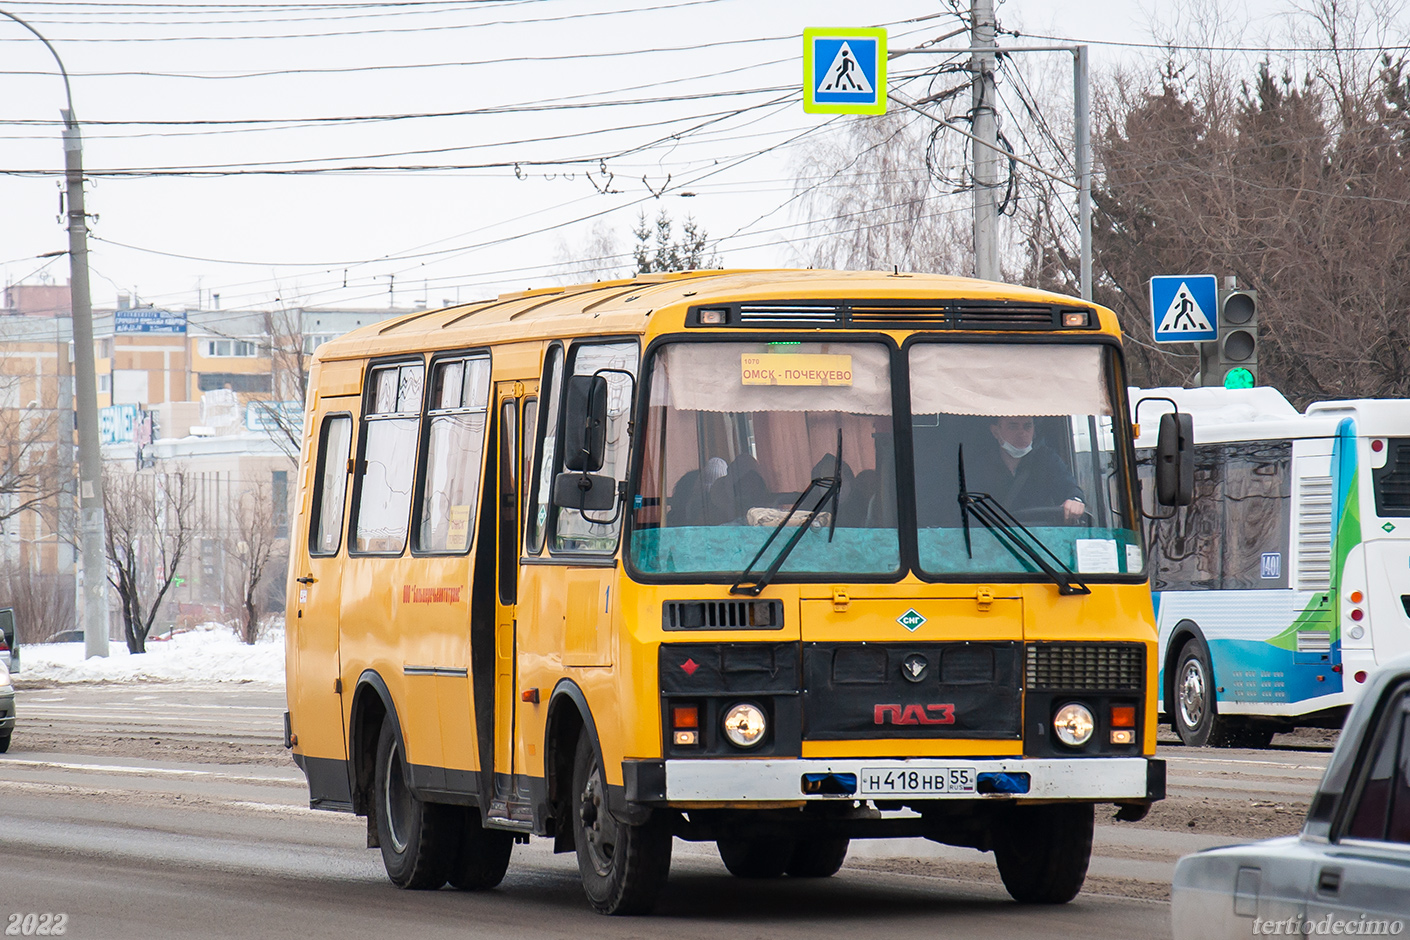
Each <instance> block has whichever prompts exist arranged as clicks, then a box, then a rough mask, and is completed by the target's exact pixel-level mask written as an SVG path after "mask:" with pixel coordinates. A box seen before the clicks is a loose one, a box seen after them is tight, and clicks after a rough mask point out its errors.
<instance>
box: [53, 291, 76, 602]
mask: <svg viewBox="0 0 1410 940" xmlns="http://www.w3.org/2000/svg"><path fill="white" fill-rule="evenodd" d="M68 320H69V335H68V336H67V337H66V336H64V333H63V329H62V326H61V324H62V323H63V320H62V319H60V318H58V317H56V318H55V319H54V346H55V349H54V352H55V354H56V355H57V356H58V358H59V367H58V388H57V389H56V392H57V395H56V400H55V403H54V424H55V427H56V430H57V432H58V434H57V441H56V443H57V444H58V448H59V466H60V467H62V468H63V469H62V471H61V472H62V474H63V479H62V480H61V481H60V482H61V483H62V488H61V489H60V490H59V497H58V498H59V518H58V530H59V531H58V537H57V538H56V539H55V545H54V557H55V561H56V565H57V567H58V571H59V584H60V585H61V590H62V591H63V593H64V596H65V597H68V598H71V599H72V600H73V601H74V604H75V606H74V612H75V613H77V612H78V610H79V607H78V606H77V605H78V602H79V598H78V595H77V593H76V592H77V589H78V585H77V584H76V583H74V568H75V566H74V562H75V561H76V560H77V559H76V558H75V554H74V546H73V542H72V539H73V537H74V535H75V534H76V533H75V532H74V524H73V523H74V517H73V496H74V493H73V457H74V454H73V366H72V364H71V363H70V362H69V356H70V352H69V351H70V350H71V349H73V315H72V312H70V315H69V318H68Z"/></svg>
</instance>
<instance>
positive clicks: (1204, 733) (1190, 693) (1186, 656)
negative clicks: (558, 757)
mask: <svg viewBox="0 0 1410 940" xmlns="http://www.w3.org/2000/svg"><path fill="white" fill-rule="evenodd" d="M1176 663H1177V664H1178V665H1177V666H1176V667H1175V702H1174V705H1175V707H1174V709H1173V710H1174V712H1175V732H1176V733H1177V734H1179V735H1180V740H1181V741H1183V742H1185V744H1186V746H1188V747H1205V746H1207V745H1213V746H1215V747H1217V746H1219V745H1220V744H1221V743H1223V739H1224V737H1225V735H1224V733H1223V732H1224V729H1223V727H1222V722H1221V721H1220V718H1219V712H1218V709H1217V706H1216V705H1215V700H1214V669H1213V667H1212V666H1211V665H1210V662H1209V653H1208V652H1206V651H1205V647H1204V644H1203V643H1201V642H1200V641H1199V640H1194V639H1191V640H1186V641H1185V645H1184V646H1183V647H1182V648H1181V649H1180V658H1179V659H1177V660H1176Z"/></svg>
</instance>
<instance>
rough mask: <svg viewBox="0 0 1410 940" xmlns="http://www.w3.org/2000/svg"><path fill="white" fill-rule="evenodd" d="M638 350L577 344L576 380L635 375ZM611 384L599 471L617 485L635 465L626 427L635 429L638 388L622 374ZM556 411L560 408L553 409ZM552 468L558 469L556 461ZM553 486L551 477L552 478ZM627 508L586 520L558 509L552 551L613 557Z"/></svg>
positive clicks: (632, 344) (610, 380) (622, 345)
mask: <svg viewBox="0 0 1410 940" xmlns="http://www.w3.org/2000/svg"><path fill="white" fill-rule="evenodd" d="M637 358H638V353H637V348H636V343H635V342H628V343H595V344H592V345H587V344H579V345H577V346H575V347H573V368H572V374H573V375H594V374H596V373H597V371H598V370H599V369H620V370H622V371H625V372H630V373H631V374H632V375H636V371H637ZM603 378H605V379H606V380H607V448H606V450H605V451H604V456H603V461H602V469H601V470H600V471H598V472H599V473H601V474H602V475H604V476H609V477H611V478H613V479H614V480H619V481H620V480H625V479H626V478H627V464H628V462H629V461H630V459H631V453H630V452H631V442H630V441H629V440H628V438H627V425H628V424H630V423H631V405H632V389H633V387H634V383H633V382H632V380H631V379H629V378H628V377H627V376H625V375H623V374H622V372H605V373H603ZM552 407H554V408H555V409H556V408H557V405H556V404H555V405H553V406H552ZM553 465H554V467H555V468H557V467H558V461H557V460H556V459H555V461H554V464H553ZM548 483H549V484H551V483H552V477H551V476H550V477H549V478H548ZM614 515H615V516H616V520H615V521H614V522H612V523H611V524H610V525H608V524H603V523H598V522H593V521H592V519H594V518H600V519H611V518H613V516H614ZM623 515H625V510H624V509H623V507H621V506H618V507H616V508H615V509H614V510H613V511H612V512H600V513H588V514H584V513H582V512H581V511H579V510H577V509H559V510H558V515H557V518H556V519H555V520H554V527H553V550H554V551H555V552H563V551H580V552H611V551H614V550H615V549H616V547H617V534H618V533H619V532H620V531H621V529H622V516H623Z"/></svg>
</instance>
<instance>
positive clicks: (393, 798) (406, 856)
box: [372, 718, 460, 890]
mask: <svg viewBox="0 0 1410 940" xmlns="http://www.w3.org/2000/svg"><path fill="white" fill-rule="evenodd" d="M393 722H394V720H393V719H391V718H387V719H384V720H383V722H382V733H381V735H380V736H379V737H378V738H377V765H376V770H375V774H374V777H373V794H372V797H373V802H374V804H375V805H374V807H373V810H372V811H373V812H374V813H376V814H377V817H376V818H377V840H378V841H379V842H380V843H381V846H382V864H383V866H384V867H385V868H386V869H387V877H388V878H390V879H391V880H392V884H394V885H396V886H397V887H398V888H410V889H413V890H427V889H435V888H439V887H440V886H441V885H443V884H445V883H446V878H447V877H449V875H450V870H451V866H452V864H453V863H454V862H455V859H456V850H457V849H458V847H459V843H460V840H459V838H458V823H459V822H460V820H459V819H457V818H456V807H453V806H446V805H443V804H440V803H423V802H421V801H420V800H418V799H417V798H416V797H415V795H413V794H412V792H411V788H410V787H409V786H408V785H407V772H406V760H405V759H404V758H403V756H402V751H401V740H400V738H399V737H398V735H397V729H396V725H395V724H394V723H393Z"/></svg>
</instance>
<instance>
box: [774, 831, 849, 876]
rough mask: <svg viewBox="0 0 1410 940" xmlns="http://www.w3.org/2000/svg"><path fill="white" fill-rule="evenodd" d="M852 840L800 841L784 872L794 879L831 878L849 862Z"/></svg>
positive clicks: (794, 848)
mask: <svg viewBox="0 0 1410 940" xmlns="http://www.w3.org/2000/svg"><path fill="white" fill-rule="evenodd" d="M850 843H851V840H849V839H845V838H838V839H799V840H798V844H797V845H795V846H794V847H793V855H792V857H790V858H789V860H788V865H787V866H785V867H784V869H783V870H784V871H785V872H787V873H788V874H789V876H791V877H793V878H830V877H832V876H833V875H835V874H837V870H838V869H839V868H841V867H842V863H843V862H845V861H847V846H848V845H849V844H850Z"/></svg>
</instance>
